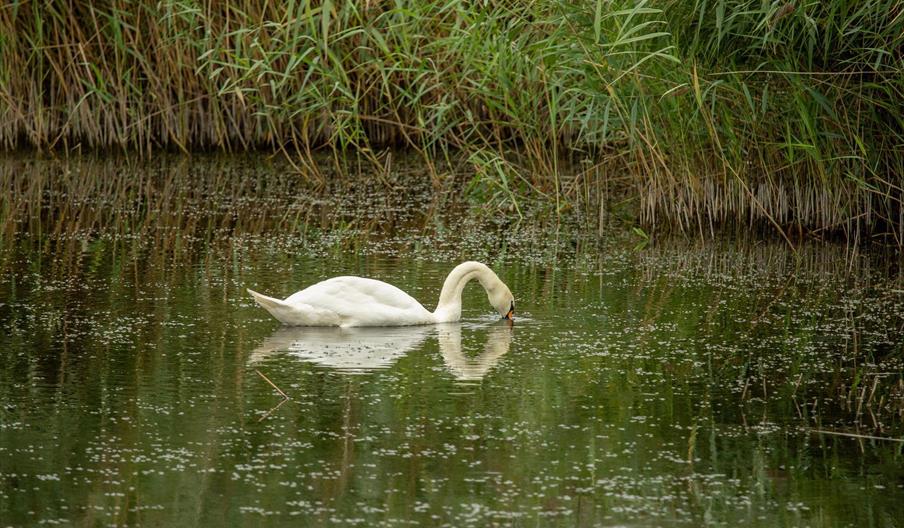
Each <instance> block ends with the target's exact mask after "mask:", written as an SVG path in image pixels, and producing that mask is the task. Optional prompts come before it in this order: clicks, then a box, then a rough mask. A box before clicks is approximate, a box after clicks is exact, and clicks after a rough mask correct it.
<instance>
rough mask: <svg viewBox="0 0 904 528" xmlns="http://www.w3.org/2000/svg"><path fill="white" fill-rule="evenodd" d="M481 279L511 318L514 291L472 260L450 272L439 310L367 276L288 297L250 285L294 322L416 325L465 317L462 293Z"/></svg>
mask: <svg viewBox="0 0 904 528" xmlns="http://www.w3.org/2000/svg"><path fill="white" fill-rule="evenodd" d="M472 279H477V281H478V282H480V285H481V286H483V288H484V289H485V290H486V292H487V298H488V299H489V301H490V304H491V305H493V307H494V308H496V310H497V311H498V312H499V315H501V316H502V317H503V318H505V319H512V318H513V317H514V315H515V298H514V297H513V296H512V292H511V291H510V290H509V288H508V286H506V285H505V283H504V282H502V281H501V280H499V277H498V276H497V275H496V274H495V273H493V270H491V269H490V268H489V267H487V266H486V265H485V264H481V263H480V262H474V261H468V262H463V263H461V264H459V265H458V266H455V268H454V269H453V270H452V271H451V272H449V275H448V276H447V277H446V280H445V282H443V289H442V291H441V292H440V294H439V302H438V303H437V305H436V310H434V311H433V312H430V311H428V310H427V309H426V308H424V307H423V306H422V305H421V303H419V302H417V300H415V299H414V298H413V297H412V296H410V295H408V294H407V293H405V292H403V291H402V290H400V289H398V288H396V287H395V286H393V285H391V284H387V283H385V282H381V281H378V280H374V279H366V278H363V277H334V278H332V279H327V280H325V281H323V282H318V283H317V284H314V285H312V286H308V287H307V288H305V289H303V290H301V291H299V292H296V293H293V294H292V295H290V296H288V297H287V298H286V299H284V300H279V299H274V298H273V297H267V296H266V295H262V294H260V293H257V292H256V291H253V290H251V289H248V293H250V294H251V295H252V296H253V297H254V300H255V301H257V303H258V304H259V305H261V306H263V307H264V308H265V309H266V310H267V311H268V312H270V315H272V316H273V317H275V318H276V319H278V320H279V321H280V322H281V323H283V324H284V325H289V326H340V327H352V326H410V325H423V324H434V323H451V322H455V321H458V320H459V319H461V292H462V290H464V288H465V285H466V284H467V283H468V282H469V281H471V280H472Z"/></svg>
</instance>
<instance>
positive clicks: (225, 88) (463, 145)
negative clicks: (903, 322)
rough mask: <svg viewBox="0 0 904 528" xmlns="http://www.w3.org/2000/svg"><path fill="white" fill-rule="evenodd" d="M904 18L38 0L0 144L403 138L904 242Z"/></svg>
mask: <svg viewBox="0 0 904 528" xmlns="http://www.w3.org/2000/svg"><path fill="white" fill-rule="evenodd" d="M902 29H904V15H902V14H901V10H900V7H899V6H898V5H897V4H896V3H895V2H893V1H892V0H867V1H862V2H853V1H843V0H842V1H833V2H812V3H793V2H781V1H771V2H770V1H763V0H696V1H677V0H661V1H645V0H641V1H636V0H597V1H596V2H591V3H577V4H572V3H566V2H557V1H552V0H536V1H532V2H514V1H509V2H496V3H487V4H483V3H476V2H468V1H464V0H452V1H439V0H435V1H427V2H395V3H392V4H388V3H377V2H333V1H321V2H312V1H290V2H286V3H273V2H261V1H252V0H242V1H239V2H228V3H223V2H209V1H208V2H196V1H175V0H163V1H160V2H153V3H152V2H137V3H133V2H127V1H124V0H118V1H117V0H110V1H107V2H103V3H94V4H82V3H69V4H56V3H52V4H40V3H37V2H28V1H20V2H13V3H11V4H8V5H6V6H5V7H3V8H0V39H2V41H0V117H2V119H0V145H3V146H4V147H5V148H7V149H10V148H15V147H18V146H24V145H30V146H34V147H37V148H41V149H56V150H71V149H78V148H89V149H97V148H101V149H104V148H117V149H120V148H121V149H134V150H138V151H140V152H141V153H143V154H149V153H151V152H153V151H154V150H156V149H161V148H167V149H171V148H175V149H181V150H196V149H224V150H243V149H256V148H266V149H277V150H283V151H285V152H286V154H288V156H289V157H290V158H291V159H293V160H296V167H297V168H298V169H299V170H301V171H303V172H305V173H309V174H310V173H315V174H314V176H316V177H317V178H322V177H323V176H322V174H320V173H318V172H317V168H316V164H314V163H313V162H312V160H313V156H312V152H313V151H314V150H316V149H320V148H327V149H330V150H332V151H334V152H336V153H337V158H338V154H342V153H344V152H355V153H359V154H361V155H363V156H364V157H366V158H369V159H371V160H373V161H375V162H378V160H379V159H380V155H379V150H380V149H383V148H387V147H404V148H411V149H414V150H416V151H417V152H419V153H421V155H422V156H423V158H424V160H425V165H426V166H427V167H428V169H427V170H428V172H429V173H430V175H431V177H433V178H434V179H436V178H437V177H438V176H437V174H436V173H435V172H436V171H435V169H434V168H432V167H434V162H435V161H438V160H444V161H449V160H451V159H453V158H458V159H465V160H471V162H472V164H473V165H474V166H475V168H476V169H479V170H477V171H476V174H477V175H478V176H477V178H478V179H477V183H478V184H480V183H481V182H483V183H485V184H487V185H490V186H491V187H492V188H501V187H500V185H503V184H504V185H509V184H511V185H514V186H515V187H513V188H511V189H510V190H511V194H510V195H507V196H509V198H512V197H514V198H515V199H519V200H523V199H530V197H534V198H536V199H541V200H547V199H548V200H550V201H551V202H554V203H555V208H554V211H555V213H556V214H560V213H561V212H562V211H564V210H566V209H568V208H570V207H575V208H577V209H579V210H582V211H585V212H587V213H588V214H589V212H590V211H597V210H601V207H600V206H601V204H602V203H603V202H604V201H605V199H606V196H608V193H609V189H611V188H612V187H613V186H617V187H619V188H620V189H622V192H624V193H626V196H628V197H629V198H630V197H633V199H634V203H635V204H636V207H635V211H636V213H635V214H636V220H637V221H639V222H640V223H642V224H644V225H646V226H654V227H655V226H668V225H671V226H677V227H678V228H680V229H684V230H691V231H700V232H705V231H710V230H714V229H715V227H716V226H717V225H720V224H726V223H732V224H740V225H766V226H771V227H772V228H774V229H777V230H778V231H780V232H781V233H782V234H783V235H784V236H785V237H786V238H787V239H788V240H789V242H791V241H792V239H793V237H794V236H795V235H796V234H798V233H804V232H807V233H809V234H811V235H814V236H824V235H828V234H831V233H837V232H841V233H843V234H846V235H848V236H849V237H851V238H852V239H862V238H864V237H867V236H877V235H878V236H885V237H887V238H889V239H890V240H893V241H894V242H895V243H897V244H898V245H902V244H904V212H902V211H904V208H902V204H901V200H902V193H904V191H902V187H904V185H902V163H904V162H902V161H901V160H902V159H904V158H902V156H901V151H902V147H901V145H902V144H904V142H902V138H904V127H902V111H901V107H900V105H898V104H897V101H899V100H900V97H901V93H902V81H901V79H902V78H904V76H902V75H901V71H902V64H901V62H902V58H901V55H900V53H898V50H900V49H901V47H902V46H901V43H902V42H901V41H902V39H904V36H902V35H904V31H902ZM480 160H489V162H490V163H491V165H492V167H490V166H487V167H489V168H490V169H491V170H482V169H481V168H480V167H482V166H483V165H481V164H480V163H477V164H474V162H475V161H480ZM500 163H502V164H503V165H508V167H507V168H505V167H503V166H502V165H499V164H500ZM506 174H508V175H511V174H519V175H521V177H520V178H516V179H515V180H513V181H512V182H503V181H502V180H501V179H500V178H502V177H503V175H506ZM493 175H495V176H493ZM494 178H495V181H494ZM610 183H611V184H612V185H610ZM604 217H605V215H602V214H601V215H599V218H600V219H601V220H600V224H601V225H602V224H603V223H604V221H603V218H604Z"/></svg>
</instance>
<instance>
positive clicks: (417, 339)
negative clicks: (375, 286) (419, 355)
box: [249, 326, 431, 373]
mask: <svg viewBox="0 0 904 528" xmlns="http://www.w3.org/2000/svg"><path fill="white" fill-rule="evenodd" d="M430 330H431V328H430V327H429V326H398V327H388V328H387V327H359V328H336V327H323V328H320V327H304V326H285V327H282V328H279V329H278V330H276V331H275V332H273V335H271V336H270V337H268V338H267V339H266V340H264V342H263V343H261V345H260V346H259V347H257V349H255V350H254V352H252V353H251V358H250V359H249V361H251V362H252V363H256V362H259V361H263V360H264V359H267V358H268V357H270V356H272V355H275V354H278V353H281V352H288V353H289V354H291V355H292V356H294V357H297V358H299V359H302V360H304V361H307V362H309V363H314V364H316V365H321V366H324V367H329V368H332V369H336V370H339V371H342V372H348V373H361V372H367V371H370V370H377V369H384V368H388V367H389V366H390V365H392V364H393V363H394V362H395V361H396V360H397V359H399V358H400V357H402V356H404V355H405V354H407V353H408V351H409V350H411V349H412V348H414V347H416V346H418V345H420V344H421V343H422V342H423V341H424V339H425V338H426V337H427V335H428V334H429V333H430Z"/></svg>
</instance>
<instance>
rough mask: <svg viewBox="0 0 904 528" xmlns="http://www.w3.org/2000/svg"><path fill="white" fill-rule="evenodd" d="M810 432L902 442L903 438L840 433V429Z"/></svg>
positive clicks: (813, 431) (813, 430) (812, 430)
mask: <svg viewBox="0 0 904 528" xmlns="http://www.w3.org/2000/svg"><path fill="white" fill-rule="evenodd" d="M810 432H811V433H819V434H830V435H838V436H848V437H851V438H862V439H865V440H886V441H888V442H902V443H904V438H890V437H888V436H872V435H864V434H856V433H842V432H841V431H829V430H826V429H810Z"/></svg>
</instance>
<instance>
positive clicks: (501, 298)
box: [487, 281, 515, 319]
mask: <svg viewBox="0 0 904 528" xmlns="http://www.w3.org/2000/svg"><path fill="white" fill-rule="evenodd" d="M487 298H489V299H490V304H492V305H493V307H495V308H496V311H498V312H499V315H501V316H502V318H503V319H514V318H515V296H514V295H512V292H511V290H509V289H508V286H506V285H505V284H504V283H503V282H502V281H500V282H499V283H498V284H497V285H495V286H494V287H492V288H490V289H488V290H487Z"/></svg>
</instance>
